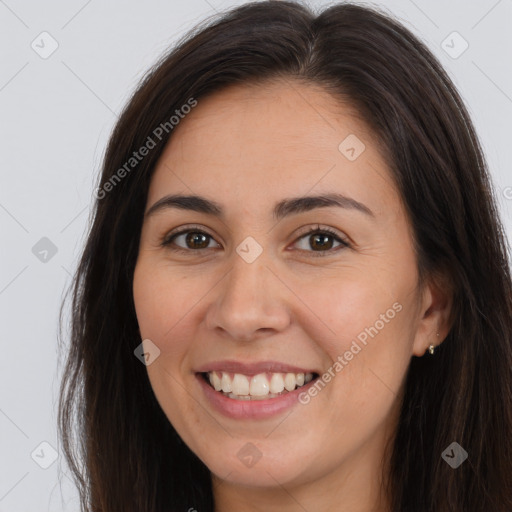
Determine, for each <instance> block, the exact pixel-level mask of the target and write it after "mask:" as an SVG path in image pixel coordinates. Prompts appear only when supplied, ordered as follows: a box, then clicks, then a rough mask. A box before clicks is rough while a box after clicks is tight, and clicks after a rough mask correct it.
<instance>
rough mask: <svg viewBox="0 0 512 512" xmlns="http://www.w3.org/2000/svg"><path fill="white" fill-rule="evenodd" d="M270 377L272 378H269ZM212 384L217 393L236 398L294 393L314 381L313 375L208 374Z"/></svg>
mask: <svg viewBox="0 0 512 512" xmlns="http://www.w3.org/2000/svg"><path fill="white" fill-rule="evenodd" d="M269 376H270V378H269ZM208 379H209V380H210V384H211V385H212V386H213V387H214V388H215V390H216V391H223V392H224V393H231V394H232V395H235V396H258V397H261V396H268V395H269V394H271V395H273V394H276V393H282V392H283V391H284V390H285V389H286V391H293V390H294V389H295V388H296V387H297V386H298V387H300V386H303V385H304V384H306V383H308V382H309V381H310V380H312V379H313V374H312V373H306V374H304V373H270V374H266V373H258V374H257V375H253V376H247V375H243V374H241V373H235V374H230V373H228V372H208Z"/></svg>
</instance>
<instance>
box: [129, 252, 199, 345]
mask: <svg viewBox="0 0 512 512" xmlns="http://www.w3.org/2000/svg"><path fill="white" fill-rule="evenodd" d="M194 297H195V300H196V301H197V291H196V293H195V295H194V287H193V285H192V280H191V279H188V278H187V276H185V275H183V276H180V275H176V273H172V272H170V270H169V269H168V268H166V267H165V266H162V264H155V265H153V264H152V263H151V262H145V261H141V262H140V263H138V264H137V266H136V267H135V273H134V278H133V298H134V303H135V310H136V314H137V321H138V323H139V328H140V333H141V336H142V338H143V339H144V338H149V339H151V340H152V341H154V342H155V343H157V345H158V346H159V348H160V349H161V350H162V351H163V352H166V351H168V350H172V349H173V345H172V344H170V343H169V341H168V340H169V339H172V337H173V336H172V335H173V331H174V330H175V329H177V328H178V326H179V324H180V321H181V319H182V318H183V317H184V316H185V315H186V313H187V311H188V310H190V309H191V308H192V307H193V304H194V301H193V300H192V299H193V298H194Z"/></svg>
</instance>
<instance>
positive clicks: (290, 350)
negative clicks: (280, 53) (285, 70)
mask: <svg viewBox="0 0 512 512" xmlns="http://www.w3.org/2000/svg"><path fill="white" fill-rule="evenodd" d="M171 195H173V196H178V195H180V196H200V197H201V198H203V200H204V201H209V202H212V203H214V205H213V206H214V207H217V208H218V210H216V209H215V208H213V207H212V208H210V210H208V209H207V208H202V207H201V206H204V205H205V204H207V203H205V202H202V203H199V202H197V201H192V200H182V201H181V202H180V203H179V204H178V205H177V204H176V203H175V202H174V203H173V202H171V201H167V202H166V201H165V199H164V198H166V197H167V196H171ZM326 195H331V196H332V197H334V195H337V196H336V197H338V204H334V203H329V202H328V201H327V200H325V199H324V201H323V202H321V201H315V200H311V201H309V202H300V201H295V202H294V199H300V200H302V199H303V198H305V197H313V196H314V197H316V196H326ZM276 205H280V207H278V208H276ZM153 206H155V207H154V208H152V207H153ZM209 206H212V205H209ZM150 210H151V211H150ZM133 294H134V301H135V307H136V313H137V319H138V323H139V328H140V334H141V339H142V340H145V341H144V344H145V345H144V346H145V348H146V349H147V350H148V351H149V352H150V353H153V354H156V357H155V358H154V360H153V361H152V362H151V363H150V364H148V365H147V367H146V368H147V371H148V375H149V379H150V382H151V385H152V388H153V390H154V393H155V395H156V397H157V399H158V402H159V403H160V405H161V407H162V409H163V411H164V413H165V414H166V416H167V417H168V419H169V421H170V422H171V423H172V425H173V426H174V428H175V429H176V430H177V432H178V433H179V435H180V436H181V437H182V439H183V440H184V441H185V442H186V443H187V445H188V446H189V447H190V448H191V449H192V451H194V452H195V453H196V454H197V455H198V457H199V458H200V459H201V460H202V461H203V462H204V463H205V464H206V465H207V466H208V468H209V469H210V470H211V472H212V473H213V475H215V476H216V477H217V478H219V479H223V480H224V481H229V482H231V483H237V484H247V485H251V486H275V485H277V483H276V482H279V483H280V484H281V485H285V484H288V485H290V486H292V485H301V484H305V483H307V482H313V481H315V480H318V479H319V478H322V477H324V476H326V475H329V474H336V473H337V472H341V471H342V469H343V468H345V469H346V468H347V467H349V466H351V467H352V468H355V467H358V468H362V467H364V465H365V464H366V465H368V464H373V463H374V462H375V461H377V460H380V458H381V456H382V451H383V449H384V444H385V442H386V440H387V439H388V436H389V435H390V434H391V433H392V432H393V429H394V427H395V424H396V415H397V412H398V406H399V396H400V391H401V389H402V388H403V381H404V376H405V373H406V371H407V367H408V365H409V362H410V359H411V356H412V355H413V354H415V355H423V354H424V351H425V348H426V347H427V346H428V344H429V343H430V341H432V340H431V339H427V330H428V329H427V326H426V325H425V322H424V318H423V317H424V312H425V310H426V309H427V307H428V304H427V302H428V300H429V295H428V294H426V293H424V292H420V290H419V288H418V273H417V264H416V258H415V253H414V249H413V242H412V234H411V230H410V227H409V223H408V221H407V219H406V215H405V212H404V208H403V206H402V203H401V200H400V196H399V194H398V192H397V190H396V187H395V185H394V184H393V181H392V178H391V174H390V171H389V169H388V167H387V165H386V163H385V161H384V159H383V157H382V156H381V154H380V153H379V151H378V146H377V142H376V140H375V138H374V136H373V134H372V133H371V131H370V130H369V129H368V128H367V127H366V126H365V124H364V123H363V122H362V121H361V120H360V119H358V118H357V117H356V116H354V115H353V113H352V112H351V110H350V109H349V108H348V107H347V106H343V105H342V104H340V103H339V102H338V101H336V100H335V99H334V98H333V97H332V96H330V95H329V94H328V93H326V92H324V91H323V90H322V89H320V88H317V87H314V86H311V85H304V84H299V83H294V85H293V87H290V85H289V83H288V84H287V83H282V82H281V83H279V82H275V83H272V84H269V85H266V86H264V87H263V86H232V87H230V88H227V89H224V90H223V91H221V92H218V93H215V94H214V95H212V96H210V97H208V98H205V99H201V100H199V102H198V105H197V106H196V107H195V108H194V109H193V110H192V112H191V113H190V114H188V115H187V116H186V117H185V118H184V119H183V120H182V121H181V122H180V124H179V125H178V126H177V127H176V128H175V131H174V133H173V136H172V138H171V140H170V141H169V143H168V145H167V147H166V148H165V151H164V153H163V155H162V157H161V158H160V160H159V162H158V165H157V167H156V169H155V172H154V174H153V177H152V181H151V184H150V188H149V193H148V197H147V204H146V216H145V219H144V224H143V228H142V233H141V241H140V251H139V254H138V260H137V264H136V268H135V275H134V283H133ZM434 329H435V327H434ZM431 334H432V333H431V332H428V336H430V335H431ZM434 336H435V334H434ZM148 340H150V341H148ZM158 351H159V352H158ZM210 377H211V379H212V383H211V384H210V383H207V380H209V378H210ZM310 379H312V380H310ZM283 385H284V386H285V387H284V389H283ZM215 387H216V388H217V390H216V389H215ZM222 390H224V391H222ZM267 393H270V394H267ZM305 461H308V463H307V464H305Z"/></svg>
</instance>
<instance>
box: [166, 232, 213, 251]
mask: <svg viewBox="0 0 512 512" xmlns="http://www.w3.org/2000/svg"><path fill="white" fill-rule="evenodd" d="M180 239H183V242H182V243H184V244H185V247H182V246H180V245H177V244H176V240H180ZM211 240H213V237H212V236H211V235H209V234H208V233H206V232H205V231H203V230H201V229H199V228H198V227H196V226H186V229H181V230H180V231H178V232H171V233H170V234H169V235H167V236H166V237H165V238H164V240H163V241H162V243H161V245H162V246H163V247H167V248H169V249H171V250H172V251H176V252H181V253H190V252H191V251H194V250H200V249H203V250H204V249H210V248H211V247H208V246H209V244H210V241H211ZM217 246H218V247H220V246H219V244H217Z"/></svg>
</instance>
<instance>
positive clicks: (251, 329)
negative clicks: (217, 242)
mask: <svg viewBox="0 0 512 512" xmlns="http://www.w3.org/2000/svg"><path fill="white" fill-rule="evenodd" d="M249 238H250V237H249ZM258 247H259V248H258ZM262 249H263V248H262V247H261V246H259V244H258V246H257V245H256V243H255V241H254V240H247V239H246V240H245V241H244V242H242V243H241V244H240V245H239V246H238V247H237V249H236V252H235V251H234V252H233V255H232V263H231V268H230V269H229V271H228V272H227V274H226V275H225V277H224V279H223V280H222V282H221V283H219V285H220V286H219V287H218V288H217V290H218V292H217V296H216V300H215V301H214V303H213V304H212V305H211V311H210V312H209V316H210V322H209V324H210V328H221V329H223V330H224V331H226V332H228V333H229V334H230V335H231V337H233V338H235V339H250V338H252V337H253V336H255V335H256V332H257V331H259V330H267V329H274V330H281V329H283V328H285V327H286V325H288V323H289V315H288V313H287V308H286V305H285V301H284V300H283V299H284V297H281V295H280V291H279V289H280V288H282V290H281V291H282V292H284V287H283V285H282V284H279V280H277V279H276V277H275V276H274V275H273V273H272V271H271V270H270V268H268V267H271V262H270V261H269V257H268V253H267V252H266V251H264V250H262ZM273 281H275V282H273Z"/></svg>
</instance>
